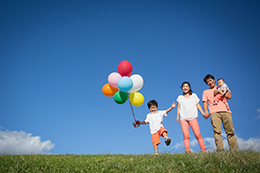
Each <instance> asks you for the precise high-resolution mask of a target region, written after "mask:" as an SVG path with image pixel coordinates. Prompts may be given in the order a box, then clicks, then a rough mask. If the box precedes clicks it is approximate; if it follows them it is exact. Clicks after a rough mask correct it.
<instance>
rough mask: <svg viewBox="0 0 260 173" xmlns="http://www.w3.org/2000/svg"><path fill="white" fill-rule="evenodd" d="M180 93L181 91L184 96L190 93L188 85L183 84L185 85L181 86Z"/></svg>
mask: <svg viewBox="0 0 260 173" xmlns="http://www.w3.org/2000/svg"><path fill="white" fill-rule="evenodd" d="M182 91H183V92H184V93H185V94H187V93H188V92H189V91H190V87H189V85H188V84H186V83H185V84H184V85H183V86H182Z"/></svg>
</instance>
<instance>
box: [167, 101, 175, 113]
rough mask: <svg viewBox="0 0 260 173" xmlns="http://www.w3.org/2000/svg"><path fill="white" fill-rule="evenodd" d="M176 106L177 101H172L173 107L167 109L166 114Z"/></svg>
mask: <svg viewBox="0 0 260 173" xmlns="http://www.w3.org/2000/svg"><path fill="white" fill-rule="evenodd" d="M175 107H176V103H175V102H173V103H172V105H171V107H169V108H168V109H167V110H166V114H167V113H168V112H170V111H171V110H172V109H173V108H175Z"/></svg>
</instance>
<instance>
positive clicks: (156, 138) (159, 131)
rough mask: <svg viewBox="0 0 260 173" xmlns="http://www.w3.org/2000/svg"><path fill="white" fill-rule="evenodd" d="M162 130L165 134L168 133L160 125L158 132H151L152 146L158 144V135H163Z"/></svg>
mask: <svg viewBox="0 0 260 173" xmlns="http://www.w3.org/2000/svg"><path fill="white" fill-rule="evenodd" d="M163 132H166V135H168V131H167V130H166V129H165V128H164V127H163V126H162V127H161V128H160V130H158V132H156V133H154V134H152V143H153V146H155V145H159V144H160V143H161V141H160V136H161V137H163V135H162V134H163Z"/></svg>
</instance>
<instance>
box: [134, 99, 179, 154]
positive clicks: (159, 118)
mask: <svg viewBox="0 0 260 173" xmlns="http://www.w3.org/2000/svg"><path fill="white" fill-rule="evenodd" d="M147 105H148V108H149V110H150V113H149V114H148V115H147V116H146V119H145V120H144V121H143V122H138V123H140V124H148V123H149V126H150V132H151V135H152V143H153V147H154V152H155V154H159V153H158V145H159V144H160V143H161V141H160V138H159V137H160V136H161V137H163V138H164V140H165V143H166V145H167V146H168V145H170V143H171V139H170V138H169V137H168V131H167V130H166V129H165V128H164V127H163V125H162V122H163V117H164V116H167V113H168V112H170V111H171V110H172V109H173V108H174V107H176V104H175V103H172V105H171V107H170V108H168V109H167V110H164V111H157V109H158V103H157V101H156V100H150V101H149V102H148V103H147Z"/></svg>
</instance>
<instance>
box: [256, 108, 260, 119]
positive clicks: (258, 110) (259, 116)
mask: <svg viewBox="0 0 260 173" xmlns="http://www.w3.org/2000/svg"><path fill="white" fill-rule="evenodd" d="M256 111H257V113H258V115H257V117H256V118H255V120H259V119H260V109H257V110H256Z"/></svg>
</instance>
